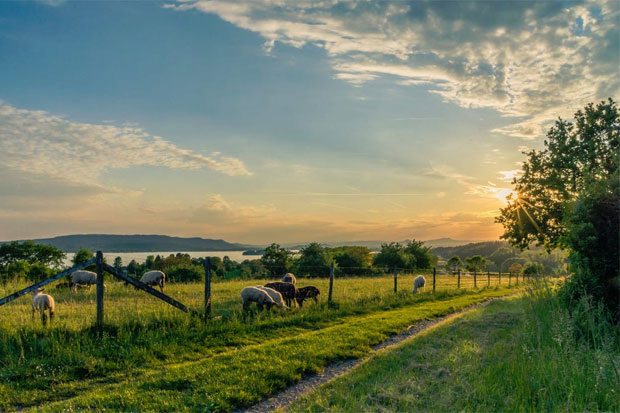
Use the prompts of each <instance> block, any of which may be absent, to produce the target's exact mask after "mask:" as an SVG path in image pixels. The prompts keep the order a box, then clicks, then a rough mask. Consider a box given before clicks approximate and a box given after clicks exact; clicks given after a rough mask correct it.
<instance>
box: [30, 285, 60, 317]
mask: <svg viewBox="0 0 620 413" xmlns="http://www.w3.org/2000/svg"><path fill="white" fill-rule="evenodd" d="M42 291H43V288H37V289H36V290H35V291H34V292H33V293H32V295H33V297H32V302H31V303H30V305H31V306H32V319H33V320H34V313H35V312H37V311H38V312H40V313H41V321H42V322H43V325H45V323H46V322H47V317H46V314H45V311H47V310H49V313H50V321H52V320H53V319H54V311H55V310H56V307H55V304H54V297H52V296H51V295H49V294H41V292H42Z"/></svg>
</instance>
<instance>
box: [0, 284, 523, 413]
mask: <svg viewBox="0 0 620 413" xmlns="http://www.w3.org/2000/svg"><path fill="white" fill-rule="evenodd" d="M413 278H414V276H413V275H400V276H399V293H397V294H394V293H393V279H392V277H390V276H387V277H376V278H339V279H336V281H335V283H334V302H333V303H332V305H329V306H328V305H327V303H326V298H327V297H326V296H327V285H328V280H327V279H312V280H309V279H300V280H298V286H300V287H303V286H306V285H315V286H317V287H318V288H319V289H320V290H321V297H320V302H319V304H318V305H316V304H314V303H313V302H307V303H306V304H305V305H304V308H303V309H293V310H291V311H282V310H273V311H271V312H261V313H258V312H252V313H250V314H244V313H243V312H242V311H241V303H240V299H239V292H240V290H241V289H242V288H243V287H244V286H248V285H257V284H264V283H265V282H267V281H264V280H244V281H229V282H219V283H214V284H213V285H212V292H213V315H214V319H213V320H209V321H208V323H207V324H206V325H205V324H204V322H203V320H201V319H200V318H198V317H192V316H189V315H188V314H185V313H182V312H180V311H178V310H176V309H174V308H172V307H170V306H169V305H167V304H165V303H163V302H162V301H160V300H158V299H156V298H154V297H152V296H149V295H147V294H144V293H143V292H140V291H137V290H135V289H134V288H132V287H127V286H124V285H123V284H122V283H120V282H114V281H112V280H111V279H110V278H108V279H107V281H106V283H107V290H106V293H105V327H104V330H103V332H102V333H101V334H99V333H98V332H97V331H96V329H94V328H93V325H94V322H95V288H92V289H91V290H90V291H86V290H81V291H79V292H78V293H77V294H71V293H70V292H69V291H68V290H66V289H65V290H57V289H55V288H54V285H55V284H50V285H48V286H47V288H46V292H48V293H50V294H52V295H53V296H54V298H55V300H56V306H57V316H56V319H55V320H54V322H53V323H52V324H51V325H50V326H48V327H43V326H42V325H41V322H40V320H39V319H36V320H34V321H33V320H31V311H30V298H31V296H30V295H27V296H25V297H22V298H20V299H18V300H15V301H13V302H11V303H9V304H7V305H5V306H3V307H0V410H16V409H22V408H25V409H27V408H36V409H41V410H62V409H70V408H76V409H84V408H98V409H99V408H110V409H117V410H144V409H157V410H159V409H165V410H216V411H222V410H230V409H233V408H235V407H240V406H247V405H250V404H253V403H255V402H257V401H259V400H260V399H261V398H262V397H264V396H266V395H268V394H271V393H273V392H274V391H277V390H280V389H282V388H284V387H286V386H287V385H290V384H292V383H294V382H296V381H298V380H299V379H300V378H301V377H302V376H303V375H304V374H312V373H316V372H318V371H320V370H321V369H322V368H323V367H324V366H325V365H326V364H329V363H332V362H334V361H338V360H343V359H348V358H356V357H361V356H363V355H364V354H367V352H368V351H369V347H370V346H371V345H373V344H376V343H379V342H381V341H383V340H384V339H385V338H386V337H387V336H388V335H390V334H393V333H397V332H399V331H402V330H403V329H405V328H406V327H407V326H409V325H410V324H411V323H413V322H415V321H416V320H420V319H423V318H427V317H436V316H440V315H443V314H447V313H450V312H453V311H457V310H458V309H460V308H463V307H466V306H468V305H470V304H473V303H476V302H480V301H483V300H485V299H487V298H489V297H497V296H502V295H506V294H510V293H513V292H515V291H517V288H516V287H515V286H514V279H513V286H512V287H511V288H509V287H507V280H505V282H502V284H503V285H502V286H498V285H496V284H497V280H496V282H495V285H494V283H491V287H490V288H487V287H486V285H487V282H486V281H487V280H486V275H485V276H484V277H483V281H484V282H481V280H479V283H478V286H479V287H484V288H478V289H473V288H471V287H469V288H461V289H460V290H457V289H456V288H455V287H456V284H455V282H456V281H455V279H454V278H455V277H452V276H438V277H437V291H436V293H435V294H434V295H433V294H431V291H432V288H431V285H430V284H429V283H428V282H427V286H426V287H425V289H424V290H423V291H422V292H421V293H420V294H416V295H413V294H411V293H410V291H411V288H412V284H413ZM430 278H432V276H431V277H430ZM428 280H429V277H428V276H427V281H428ZM502 281H504V279H503V278H502ZM522 285H523V284H521V286H522ZM461 286H462V287H468V286H469V285H468V283H467V277H463V280H462V283H461ZM20 287H23V285H11V284H9V285H3V286H0V295H2V296H4V295H7V294H8V293H11V292H13V291H15V290H17V289H18V288H20ZM165 292H166V293H167V294H169V295H170V296H172V297H173V298H175V299H177V300H179V301H181V302H183V303H184V304H186V305H187V306H188V307H189V308H190V309H195V310H200V309H201V308H202V306H203V301H202V300H203V294H204V292H203V285H202V284H168V285H166V289H165Z"/></svg>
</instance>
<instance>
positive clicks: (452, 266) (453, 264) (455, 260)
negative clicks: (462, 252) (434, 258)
mask: <svg viewBox="0 0 620 413" xmlns="http://www.w3.org/2000/svg"><path fill="white" fill-rule="evenodd" d="M446 268H447V269H448V271H452V272H457V271H458V270H459V269H460V268H463V261H461V258H460V257H459V256H458V255H455V256H453V257H452V258H450V259H449V260H448V262H447V264H446Z"/></svg>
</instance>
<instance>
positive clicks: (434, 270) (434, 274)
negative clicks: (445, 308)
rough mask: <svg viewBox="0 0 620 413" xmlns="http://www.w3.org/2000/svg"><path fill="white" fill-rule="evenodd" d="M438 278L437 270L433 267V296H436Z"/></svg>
mask: <svg viewBox="0 0 620 413" xmlns="http://www.w3.org/2000/svg"><path fill="white" fill-rule="evenodd" d="M436 276H437V268H435V267H433V294H435V278H436Z"/></svg>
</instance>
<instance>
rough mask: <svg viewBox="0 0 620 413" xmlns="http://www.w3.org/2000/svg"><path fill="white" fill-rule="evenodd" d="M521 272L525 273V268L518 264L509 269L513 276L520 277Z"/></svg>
mask: <svg viewBox="0 0 620 413" xmlns="http://www.w3.org/2000/svg"><path fill="white" fill-rule="evenodd" d="M521 271H523V266H522V265H521V264H519V263H518V262H515V263H514V264H512V265H511V266H510V267H508V272H509V273H511V274H517V275H519V274H521Z"/></svg>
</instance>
